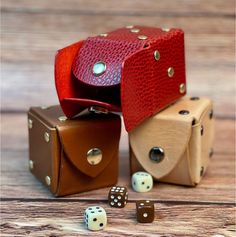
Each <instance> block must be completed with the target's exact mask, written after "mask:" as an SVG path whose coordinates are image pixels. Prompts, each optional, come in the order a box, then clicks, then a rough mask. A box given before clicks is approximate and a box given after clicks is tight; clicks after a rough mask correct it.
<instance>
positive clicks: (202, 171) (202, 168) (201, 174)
mask: <svg viewBox="0 0 236 237" xmlns="http://www.w3.org/2000/svg"><path fill="white" fill-rule="evenodd" d="M203 173H204V167H203V166H202V167H201V171H200V176H203Z"/></svg>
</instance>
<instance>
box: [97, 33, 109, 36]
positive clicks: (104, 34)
mask: <svg viewBox="0 0 236 237" xmlns="http://www.w3.org/2000/svg"><path fill="white" fill-rule="evenodd" d="M99 36H101V37H107V36H108V34H107V33H102V34H100V35H99Z"/></svg>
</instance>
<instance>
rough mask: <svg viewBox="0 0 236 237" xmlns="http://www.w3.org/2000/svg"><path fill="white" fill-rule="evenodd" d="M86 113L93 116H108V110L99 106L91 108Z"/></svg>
mask: <svg viewBox="0 0 236 237" xmlns="http://www.w3.org/2000/svg"><path fill="white" fill-rule="evenodd" d="M88 111H89V112H91V113H95V114H108V113H109V110H108V109H106V108H103V107H100V106H91V107H89V108H88Z"/></svg>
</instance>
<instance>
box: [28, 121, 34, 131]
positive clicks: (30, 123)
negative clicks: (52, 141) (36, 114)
mask: <svg viewBox="0 0 236 237" xmlns="http://www.w3.org/2000/svg"><path fill="white" fill-rule="evenodd" d="M28 127H29V129H31V128H32V127H33V120H32V119H28Z"/></svg>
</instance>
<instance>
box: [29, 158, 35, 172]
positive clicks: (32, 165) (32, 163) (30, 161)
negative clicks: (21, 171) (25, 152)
mask: <svg viewBox="0 0 236 237" xmlns="http://www.w3.org/2000/svg"><path fill="white" fill-rule="evenodd" d="M29 169H30V170H33V169H34V162H33V161H32V160H29Z"/></svg>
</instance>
